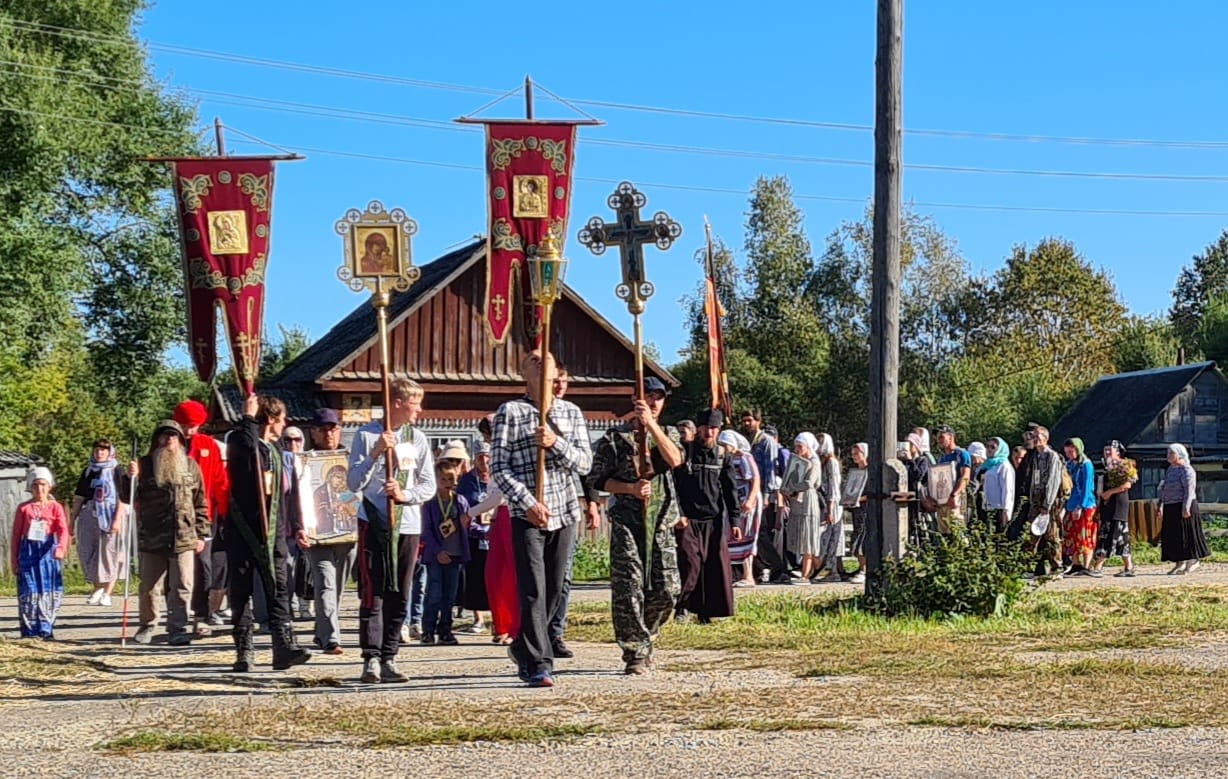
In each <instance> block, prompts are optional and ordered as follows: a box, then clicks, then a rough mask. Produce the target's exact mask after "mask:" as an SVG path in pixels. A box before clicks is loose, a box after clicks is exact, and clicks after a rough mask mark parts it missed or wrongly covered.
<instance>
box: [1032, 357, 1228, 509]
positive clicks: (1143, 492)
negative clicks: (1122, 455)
mask: <svg viewBox="0 0 1228 779" xmlns="http://www.w3.org/2000/svg"><path fill="white" fill-rule="evenodd" d="M1074 436H1078V437H1079V438H1082V439H1083V442H1084V443H1085V444H1086V447H1087V453H1088V456H1090V457H1092V458H1093V459H1095V460H1097V461H1098V460H1099V458H1100V452H1101V450H1102V449H1103V448H1104V446H1105V444H1108V443H1109V442H1110V441H1113V440H1117V441H1120V442H1121V443H1122V444H1123V445H1124V446H1125V448H1126V452H1127V454H1126V456H1127V457H1130V458H1133V459H1134V460H1137V461H1138V464H1139V483H1138V484H1137V485H1135V487H1134V489H1133V490H1132V491H1131V493H1130V497H1131V499H1133V500H1148V501H1151V500H1154V499H1155V497H1156V488H1157V486H1158V485H1159V483H1160V482H1161V481H1162V480H1163V479H1164V471H1165V469H1166V468H1167V467H1168V466H1167V463H1166V460H1165V458H1166V455H1167V450H1168V445H1169V444H1173V443H1179V444H1184V445H1185V447H1186V448H1187V449H1189V451H1190V460H1191V464H1192V465H1193V466H1194V469H1195V470H1196V471H1197V472H1198V500H1199V503H1200V504H1201V505H1202V507H1203V510H1204V511H1211V512H1215V513H1228V470H1226V468H1228V380H1225V378H1224V375H1223V374H1222V373H1221V372H1220V370H1219V368H1217V367H1216V365H1215V363H1214V362H1200V363H1192V364H1190V365H1177V366H1174V367H1171V368H1157V369H1154V370H1147V371H1134V372H1131V373H1119V374H1116V375H1113V376H1102V377H1101V378H1100V379H1099V380H1098V381H1097V382H1096V383H1095V384H1094V385H1092V388H1091V389H1089V390H1088V391H1087V393H1086V394H1084V395H1083V397H1082V398H1080V399H1079V401H1078V402H1076V403H1075V405H1074V406H1073V407H1072V408H1071V409H1070V411H1068V412H1067V413H1066V415H1065V416H1063V417H1062V418H1061V420H1060V421H1059V422H1058V423H1057V424H1056V425H1054V426H1053V431H1052V443H1053V446H1054V448H1060V447H1061V445H1062V442H1063V441H1065V440H1066V439H1068V438H1071V437H1074Z"/></svg>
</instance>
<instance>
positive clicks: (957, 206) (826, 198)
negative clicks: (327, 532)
mask: <svg viewBox="0 0 1228 779" xmlns="http://www.w3.org/2000/svg"><path fill="white" fill-rule="evenodd" d="M0 111H4V112H9V113H16V114H23V115H29V116H36V117H39V118H43V119H54V120H57V121H69V122H84V123H88V124H95V125H101V126H107V127H115V128H119V129H133V130H142V131H145V132H149V133H154V134H156V135H165V136H167V137H174V136H175V133H172V132H169V131H165V130H160V129H158V128H145V127H141V126H139V125H128V124H123V123H121V122H113V121H108V120H103V119H92V118H89V117H80V116H67V115H64V114H52V113H46V112H42V111H34V110H30V109H23V108H15V107H12V106H5V105H0ZM261 143H263V144H266V145H274V144H272V143H271V142H268V141H261ZM276 145H277V146H278V147H283V148H284V147H292V148H295V149H298V150H299V151H305V152H312V153H314V154H323V155H328V156H336V157H349V158H353V159H364V160H371V161H378V162H393V163H398V164H405V165H422V166H429V167H438V168H448V169H452V170H464V171H470V172H475V173H477V172H482V171H483V170H484V168H482V167H481V166H478V165H466V164H461V163H450V162H443V161H439V160H416V159H407V158H404V157H392V156H387V155H381V154H367V153H363V152H353V151H344V150H339V149H326V148H318V147H312V146H303V145H300V144H294V143H279V144H276ZM622 180H623V179H622V178H593V177H583V176H577V177H576V181H583V182H586V183H596V184H617V183H619V182H620V181H622ZM642 186H646V187H654V188H657V189H671V190H677V191H684V192H702V193H708V194H718V195H737V196H739V197H745V196H746V195H747V192H748V190H746V189H733V188H724V187H708V186H700V185H690V184H669V183H661V182H643V183H642ZM793 197H794V198H795V199H797V200H812V201H822V202H837V203H865V202H867V200H868V198H864V197H847V196H843V197H842V196H836V195H811V194H803V193H795V194H794V195H793ZM910 203H911V205H913V206H916V207H921V208H940V209H954V210H977V211H1010V212H1016V213H1059V214H1094V215H1111V216H1186V217H1228V211H1163V210H1132V209H1107V208H1058V207H1047V206H1010V205H992V204H986V203H941V202H928V201H910Z"/></svg>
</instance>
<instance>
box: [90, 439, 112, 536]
mask: <svg viewBox="0 0 1228 779" xmlns="http://www.w3.org/2000/svg"><path fill="white" fill-rule="evenodd" d="M115 466H116V461H115V449H114V448H112V449H111V454H110V455H109V456H108V457H107V459H105V460H95V459H94V458H93V456H92V455H91V457H90V472H89V479H90V489H92V490H93V491H94V498H93V509H94V519H95V520H97V522H98V529H99V530H101V531H102V532H104V533H110V532H111V526H112V525H113V524H114V523H115V509H116V507H117V506H118V505H119V495H118V493H117V492H116V490H115Z"/></svg>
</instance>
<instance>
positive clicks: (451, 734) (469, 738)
mask: <svg viewBox="0 0 1228 779" xmlns="http://www.w3.org/2000/svg"><path fill="white" fill-rule="evenodd" d="M600 732H601V728H599V727H598V726H596V725H576V724H568V723H559V724H554V725H544V724H542V725H518V724H503V725H497V724H491V725H444V726H441V727H418V726H415V725H406V726H402V727H398V728H393V729H391V730H388V731H385V732H383V733H381V734H379V735H378V736H376V737H375V738H373V739H371V740H370V741H368V742H367V745H368V746H372V747H419V746H434V745H441V744H469V743H474V742H477V741H491V742H521V743H524V742H528V743H538V742H542V741H558V740H560V739H569V738H577V737H579V736H587V735H591V734H594V733H600Z"/></svg>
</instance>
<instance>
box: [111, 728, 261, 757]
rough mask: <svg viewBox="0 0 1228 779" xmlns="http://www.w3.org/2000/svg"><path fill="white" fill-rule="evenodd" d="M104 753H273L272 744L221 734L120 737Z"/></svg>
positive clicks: (148, 733) (149, 732) (146, 733)
mask: <svg viewBox="0 0 1228 779" xmlns="http://www.w3.org/2000/svg"><path fill="white" fill-rule="evenodd" d="M99 748H100V749H102V750H104V751H107V752H120V753H123V754H135V753H138V752H231V753H233V752H265V751H268V750H272V749H277V748H278V746H277V745H276V744H273V743H270V742H267V741H254V740H252V739H248V738H240V737H237V736H232V735H228V734H225V733H216V732H209V731H205V732H200V733H166V732H160V731H153V730H142V731H139V732H137V733H132V734H129V735H127V736H120V737H119V738H116V739H112V740H111V741H108V742H106V743H104V744H102V745H101V746H100V747H99Z"/></svg>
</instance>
